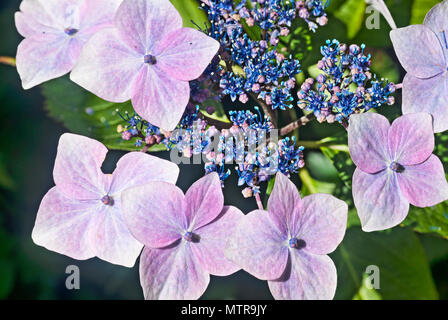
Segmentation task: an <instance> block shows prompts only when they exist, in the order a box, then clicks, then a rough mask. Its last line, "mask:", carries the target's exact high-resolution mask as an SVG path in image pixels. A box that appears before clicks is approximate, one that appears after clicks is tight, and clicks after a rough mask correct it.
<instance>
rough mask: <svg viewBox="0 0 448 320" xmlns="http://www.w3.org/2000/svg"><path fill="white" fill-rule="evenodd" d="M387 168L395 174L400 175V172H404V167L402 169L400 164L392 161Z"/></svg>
mask: <svg viewBox="0 0 448 320" xmlns="http://www.w3.org/2000/svg"><path fill="white" fill-rule="evenodd" d="M389 168H390V169H391V170H392V171H395V172H397V173H401V172H403V171H404V167H403V166H402V165H401V164H399V163H398V162H396V161H393V162H392V163H391V164H390V166H389Z"/></svg>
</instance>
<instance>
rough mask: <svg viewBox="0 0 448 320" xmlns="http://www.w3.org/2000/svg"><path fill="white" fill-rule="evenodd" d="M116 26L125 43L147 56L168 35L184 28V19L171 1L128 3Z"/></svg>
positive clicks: (116, 18)
mask: <svg viewBox="0 0 448 320" xmlns="http://www.w3.org/2000/svg"><path fill="white" fill-rule="evenodd" d="M115 26H116V27H117V29H118V31H119V33H120V36H121V38H122V39H123V41H124V42H126V43H127V44H128V45H129V46H130V47H131V48H133V49H134V50H136V51H137V52H139V53H140V54H143V55H145V54H151V53H152V49H153V46H154V45H155V44H156V43H158V42H160V41H162V40H163V38H164V37H165V36H166V35H167V34H169V33H170V32H172V31H174V30H177V29H180V28H182V17H181V16H180V14H179V13H178V12H177V10H176V8H175V7H174V6H173V5H172V4H171V3H170V2H169V1H167V0H151V1H148V0H124V1H123V3H122V4H121V5H120V7H119V8H118V11H117V15H116V17H115Z"/></svg>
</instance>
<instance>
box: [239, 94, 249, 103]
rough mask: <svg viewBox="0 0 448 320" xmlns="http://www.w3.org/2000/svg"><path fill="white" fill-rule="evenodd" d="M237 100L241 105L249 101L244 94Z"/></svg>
mask: <svg viewBox="0 0 448 320" xmlns="http://www.w3.org/2000/svg"><path fill="white" fill-rule="evenodd" d="M238 100H240V102H242V103H246V102H247V101H249V97H248V96H247V94H245V93H244V94H242V95H240V97H239V99H238Z"/></svg>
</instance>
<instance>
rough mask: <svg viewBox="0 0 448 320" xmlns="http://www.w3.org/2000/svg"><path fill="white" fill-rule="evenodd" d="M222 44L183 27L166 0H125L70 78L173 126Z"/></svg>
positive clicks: (167, 126)
mask: <svg viewBox="0 0 448 320" xmlns="http://www.w3.org/2000/svg"><path fill="white" fill-rule="evenodd" d="M218 49H219V43H218V42H217V41H216V40H214V39H212V38H210V37H208V36H207V35H205V34H204V33H202V32H200V31H197V30H195V29H191V28H182V18H181V16H180V14H179V13H178V12H177V11H176V9H175V8H174V6H173V5H172V4H171V3H170V2H169V1H167V0H124V1H123V3H122V4H121V6H120V7H119V8H118V10H117V14H116V17H115V28H108V29H104V30H102V31H100V32H98V33H96V34H95V35H94V36H93V37H92V38H91V39H90V41H89V42H88V43H87V44H86V46H85V47H84V49H83V51H82V53H81V56H80V58H79V61H78V63H77V65H76V67H75V68H74V70H73V72H72V73H71V79H72V80H73V81H74V82H76V83H77V84H79V85H80V86H82V87H84V88H85V89H87V90H89V91H91V92H93V93H94V94H96V95H97V96H99V97H100V98H103V99H105V100H108V101H112V102H124V101H127V100H129V99H131V100H132V104H133V106H134V109H135V111H136V112H137V113H138V114H139V115H140V116H142V117H143V118H144V119H145V120H147V121H149V122H150V123H152V124H153V125H156V126H158V127H161V128H163V129H165V130H173V129H174V128H175V127H176V125H177V123H178V122H179V120H180V119H181V117H182V114H183V112H184V110H185V108H186V106H187V103H188V100H189V98H190V86H189V84H188V81H190V80H193V79H196V78H198V77H199V76H200V75H201V74H202V73H203V71H204V70H205V69H206V67H207V66H208V64H209V63H210V61H211V60H212V58H213V57H214V56H215V54H216V53H217V51H218Z"/></svg>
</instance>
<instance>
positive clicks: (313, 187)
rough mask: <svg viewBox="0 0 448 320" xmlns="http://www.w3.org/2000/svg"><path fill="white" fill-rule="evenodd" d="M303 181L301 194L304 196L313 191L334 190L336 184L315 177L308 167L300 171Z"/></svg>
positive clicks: (324, 191)
mask: <svg viewBox="0 0 448 320" xmlns="http://www.w3.org/2000/svg"><path fill="white" fill-rule="evenodd" d="M299 176H300V180H301V181H302V189H301V195H302V196H303V197H305V196H307V195H310V194H313V193H328V194H331V193H333V191H334V188H335V184H334V183H329V182H324V181H319V180H316V179H313V178H312V177H311V176H310V173H309V172H308V170H307V169H301V170H300V172H299Z"/></svg>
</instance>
